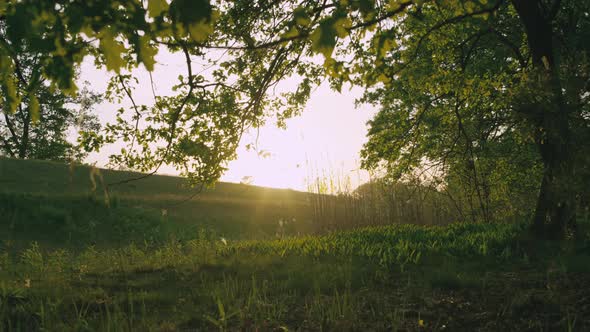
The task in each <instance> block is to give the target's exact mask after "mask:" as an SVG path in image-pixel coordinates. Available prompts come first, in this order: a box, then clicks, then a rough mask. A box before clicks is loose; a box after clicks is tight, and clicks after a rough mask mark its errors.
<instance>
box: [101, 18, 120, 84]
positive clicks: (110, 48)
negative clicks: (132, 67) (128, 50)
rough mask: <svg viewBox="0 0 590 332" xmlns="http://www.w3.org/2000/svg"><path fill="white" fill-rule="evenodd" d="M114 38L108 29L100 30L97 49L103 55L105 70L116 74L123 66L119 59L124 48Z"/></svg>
mask: <svg viewBox="0 0 590 332" xmlns="http://www.w3.org/2000/svg"><path fill="white" fill-rule="evenodd" d="M115 38H116V36H115V35H114V34H113V32H112V31H111V30H110V29H104V30H102V31H101V36H100V45H99V47H100V50H101V51H102V53H103V54H104V57H105V61H106V66H107V70H112V71H114V72H116V73H117V74H118V73H119V71H120V69H121V67H123V66H124V65H125V62H124V61H123V59H122V58H121V54H122V53H123V52H125V47H124V46H123V45H122V44H121V43H119V42H118V41H117V40H116V39H115Z"/></svg>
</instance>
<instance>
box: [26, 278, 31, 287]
mask: <svg viewBox="0 0 590 332" xmlns="http://www.w3.org/2000/svg"><path fill="white" fill-rule="evenodd" d="M25 288H31V279H28V278H27V279H25Z"/></svg>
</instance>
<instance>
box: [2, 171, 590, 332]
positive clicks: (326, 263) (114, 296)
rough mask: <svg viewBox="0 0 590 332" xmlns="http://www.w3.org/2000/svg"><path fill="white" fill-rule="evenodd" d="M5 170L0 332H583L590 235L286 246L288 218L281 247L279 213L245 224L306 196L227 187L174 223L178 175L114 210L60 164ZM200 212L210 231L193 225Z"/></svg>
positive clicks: (295, 241)
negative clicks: (18, 180)
mask: <svg viewBox="0 0 590 332" xmlns="http://www.w3.org/2000/svg"><path fill="white" fill-rule="evenodd" d="M0 165H1V166H0V167H1V168H0V170H1V171H2V172H0V179H4V180H3V181H8V180H7V179H9V178H10V176H9V175H7V173H4V172H5V171H6V170H7V169H10V170H11V172H12V171H14V172H21V173H19V174H20V175H19V176H21V177H22V178H23V185H22V187H19V186H17V185H15V184H12V185H9V186H6V187H3V191H2V192H1V193H0V203H1V204H0V216H1V217H2V220H1V221H2V228H1V233H0V234H1V235H2V242H1V243H0V331H36V330H38V331H214V330H219V331H237V330H240V331H475V330H480V331H498V330H507V331H585V330H589V329H590V287H589V286H590V236H589V235H588V227H587V226H588V225H582V227H581V228H582V229H583V233H584V234H582V236H581V237H580V238H578V239H577V240H576V241H572V242H568V243H539V242H535V241H532V240H531V239H529V238H528V237H527V236H526V235H524V234H525V233H524V232H523V230H524V229H525V227H526V225H524V224H470V223H456V224H452V225H449V226H445V227H437V226H418V225H388V226H379V227H361V228H357V229H353V230H347V231H338V232H330V233H325V234H321V235H302V236H292V235H293V234H294V233H296V232H297V231H298V229H297V228H296V227H302V226H293V224H295V225H296V223H297V221H296V222H295V223H291V224H290V225H287V226H283V230H282V231H283V234H281V236H280V237H278V238H277V236H276V235H275V234H274V233H275V232H277V225H276V219H275V220H274V221H273V220H272V219H273V218H274V217H273V218H271V215H272V213H274V212H268V213H267V214H262V213H260V214H258V215H256V214H255V213H253V214H251V215H248V213H249V212H248V211H250V212H251V211H253V210H254V211H255V210H256V208H260V207H261V206H268V207H269V209H271V210H272V209H275V208H277V205H276V204H278V206H279V207H280V205H281V204H282V205H283V206H293V207H295V206H297V204H300V203H301V204H303V203H302V202H303V198H302V199H301V200H299V198H297V197H299V196H297V195H300V194H301V193H296V192H291V191H280V190H279V191H276V192H274V191H269V192H267V193H272V194H273V195H275V194H276V195H277V197H282V196H280V195H286V196H285V197H288V195H292V196H289V197H291V198H289V199H290V201H289V202H287V201H288V199H287V198H284V199H285V201H284V202H282V203H281V202H279V203H277V202H276V201H273V200H272V199H271V198H267V200H268V201H267V200H265V199H262V198H260V197H263V196H264V195H265V194H262V192H265V191H267V190H270V189H262V188H256V187H253V188H252V189H251V190H252V192H251V194H252V195H251V196H248V195H245V194H242V193H235V195H234V193H232V190H229V189H227V188H234V189H236V190H238V189H240V188H243V187H242V186H239V185H227V187H224V185H220V186H218V187H217V189H216V190H213V191H209V192H207V193H205V194H204V195H203V196H202V198H203V199H202V200H200V201H198V203H190V204H187V206H186V207H185V209H186V210H184V212H182V213H180V212H179V214H178V215H176V216H170V215H163V214H162V213H161V207H160V206H159V205H158V204H163V203H162V201H160V200H159V199H157V198H154V197H153V196H158V195H161V196H158V197H167V198H170V197H172V196H174V195H178V194H175V193H174V189H172V188H173V187H174V186H175V185H173V184H172V183H174V182H175V181H178V180H177V179H175V178H171V177H161V178H154V179H152V180H151V181H156V182H157V181H161V182H157V183H156V182H154V183H151V184H150V183H146V184H139V183H138V184H137V187H136V188H135V189H134V190H131V189H129V188H127V189H126V190H128V191H125V190H123V189H121V191H119V192H117V196H111V197H110V201H109V202H108V204H107V202H105V201H104V197H102V196H100V195H97V194H95V193H92V192H89V191H88V190H87V188H86V187H83V186H82V185H80V184H77V185H76V186H79V188H78V189H76V190H77V191H75V190H74V191H68V190H64V189H63V188H62V189H60V188H58V185H57V184H56V183H58V182H59V181H62V180H63V177H62V178H61V179H62V180H60V177H61V176H62V175H60V174H61V173H60V172H61V171H59V170H60V169H61V170H62V171H63V170H64V168H63V167H62V168H59V167H61V166H59V165H53V164H44V163H41V162H17V161H14V160H8V161H6V160H2V161H0ZM7 165H8V166H7ZM19 165H20V166H19ZM52 165H53V166H52ZM45 166H47V168H45ZM52 167H55V169H52ZM43 169H46V172H45V173H43V174H41V173H40V172H43ZM83 171H84V169H82V170H79V172H82V173H81V174H82V175H80V181H81V179H82V178H83V177H84V176H85V175H84V174H83ZM86 171H88V170H87V169H86ZM104 173H105V174H104V177H105V179H107V178H108V176H113V177H116V176H119V175H120V174H119V173H112V175H110V173H109V175H108V176H107V172H104ZM26 174H29V175H30V174H39V176H29V177H26V176H25V175H26ZM86 176H87V174H86ZM29 178H35V181H37V182H36V183H37V185H33V184H31V183H28V182H27V181H31V182H33V181H32V180H30V179H29ZM27 179H29V180H27ZM39 181H41V182H47V183H49V185H46V186H45V185H43V186H42V185H39V184H38V182H39ZM158 185H161V186H162V189H161V191H159V189H158ZM140 186H145V187H141V188H140ZM167 186H168V187H167ZM85 188H86V189H85ZM167 188H169V189H167ZM140 189H141V190H140ZM225 189H227V191H225V192H224V191H223V190H225ZM60 190H61V191H60ZM167 190H169V192H167ZM179 190H180V189H179ZM217 190H219V191H217ZM240 190H241V189H240ZM259 194H260V196H257V195H259ZM207 195H209V196H207ZM114 197H116V198H114ZM271 197H272V195H271ZM302 197H305V196H302ZM277 199H279V201H280V198H277ZM162 200H165V199H164V198H163V199H162ZM171 200H172V201H173V200H174V199H171ZM215 202H218V203H219V204H220V205H215V204H217V203H215ZM265 204H266V205H265ZM138 205H139V207H138ZM195 205H196V206H198V208H197V207H195ZM302 206H305V205H304V204H303V205H302ZM270 207H272V208H270ZM192 209H195V210H192ZM203 209H205V210H206V211H201V210H203ZM197 210H199V211H200V213H203V214H208V215H209V218H211V220H213V219H215V222H209V223H207V222H205V218H200V217H195V218H192V219H191V218H190V216H191V214H195V215H196V213H197V212H196V211H197ZM191 211H192V212H191ZM298 212H299V213H303V212H302V211H298ZM242 213H243V214H244V215H246V216H247V217H245V218H244V219H242V218H241V217H242V215H241V214H242ZM257 216H258V217H257ZM260 216H263V217H260ZM264 216H266V217H264ZM230 217H231V218H230ZM259 217H260V218H261V219H257V218H259ZM183 218H186V219H183ZM247 218H252V219H251V221H248V219H247ZM264 218H268V219H264ZM282 218H285V219H287V217H282ZM243 225H247V226H243ZM264 225H268V229H265V228H264V227H265V226H264ZM288 227H293V228H289V229H288V230H285V229H284V228H288ZM256 228H260V232H256V231H255V229H256ZM303 229H304V228H300V229H299V231H300V230H303ZM230 231H233V232H234V233H231V232H230ZM222 237H223V239H222Z"/></svg>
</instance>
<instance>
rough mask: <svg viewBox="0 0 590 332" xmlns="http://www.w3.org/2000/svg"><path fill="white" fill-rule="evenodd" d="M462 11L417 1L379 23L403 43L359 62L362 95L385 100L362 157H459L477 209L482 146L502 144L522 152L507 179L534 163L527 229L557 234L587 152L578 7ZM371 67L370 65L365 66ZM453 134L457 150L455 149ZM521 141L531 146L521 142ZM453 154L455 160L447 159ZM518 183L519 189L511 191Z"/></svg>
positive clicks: (395, 161)
mask: <svg viewBox="0 0 590 332" xmlns="http://www.w3.org/2000/svg"><path fill="white" fill-rule="evenodd" d="M464 7H465V8H467V12H466V13H463V12H462V11H459V15H457V8H453V6H452V5H449V4H436V3H434V4H425V5H424V6H423V7H422V8H421V9H420V11H419V12H415V13H410V14H409V15H407V16H406V17H404V18H403V19H400V21H399V22H398V24H397V25H396V26H395V27H394V28H391V29H383V30H382V31H383V32H381V33H382V34H383V33H392V34H394V35H398V36H406V39H403V40H404V41H403V42H401V43H400V45H399V46H397V47H394V48H393V49H391V47H390V49H388V51H389V52H388V53H387V54H386V55H385V56H379V55H377V56H375V54H370V55H369V56H368V57H366V59H367V60H365V66H364V70H365V72H366V73H367V74H366V75H365V77H367V76H368V79H371V78H372V77H377V78H379V77H378V75H384V76H382V77H381V78H382V80H384V82H383V83H384V84H383V87H380V88H378V89H376V90H375V91H373V92H372V93H369V94H367V96H366V98H367V99H368V100H371V101H380V102H383V101H384V102H386V103H387V104H386V105H385V106H384V108H383V110H382V111H381V112H380V114H379V115H378V117H377V118H376V119H375V120H374V121H373V123H372V124H373V126H372V130H371V135H372V136H371V140H370V141H369V143H368V145H367V146H366V147H365V157H366V159H365V161H366V164H367V165H372V166H376V165H377V164H378V163H379V162H381V161H385V162H386V164H388V165H389V166H390V167H392V168H393V169H394V170H395V171H404V170H406V171H407V170H408V167H410V168H411V167H415V166H417V164H420V163H421V162H423V161H424V160H425V159H422V158H426V160H427V161H430V162H432V161H433V160H434V161H438V162H443V163H444V162H446V163H447V164H449V163H451V166H452V167H454V168H455V169H457V166H461V163H459V164H456V162H457V161H459V162H461V161H466V163H464V164H466V167H465V168H466V169H467V170H470V171H472V176H471V180H473V181H475V182H476V183H475V186H474V187H475V190H476V192H477V196H478V198H479V201H480V205H481V208H482V209H481V210H483V211H484V214H485V210H486V205H488V203H487V202H485V200H486V197H489V196H488V194H489V190H486V187H487V185H486V181H485V180H486V174H485V173H486V172H485V171H484V170H483V168H484V167H482V163H489V159H488V161H487V162H486V160H485V159H484V158H486V155H489V153H490V152H491V151H489V148H490V143H492V144H493V145H495V146H497V145H498V144H502V145H506V143H507V142H510V141H512V143H511V144H509V145H508V149H504V152H503V153H502V154H501V156H502V157H503V158H506V157H509V156H510V155H512V156H515V157H521V158H520V159H522V156H523V153H525V154H524V155H529V156H530V158H529V160H528V162H527V163H525V164H524V165H522V166H521V167H520V169H515V170H512V171H511V172H509V173H508V174H507V175H509V174H511V173H512V172H516V173H517V174H518V173H521V176H520V178H523V179H524V178H527V177H526V176H523V175H530V172H529V170H530V169H535V168H536V165H538V164H539V163H538V162H536V160H539V161H540V164H541V165H542V176H541V178H542V181H541V185H540V188H539V191H538V192H539V194H538V199H537V203H536V209H535V213H534V222H533V228H534V230H535V232H537V233H539V234H547V235H558V236H559V234H563V233H562V232H563V230H564V229H565V227H566V226H567V225H568V224H569V225H575V211H576V201H577V199H578V198H577V197H576V196H579V195H580V194H581V192H582V190H581V189H582V186H583V185H584V183H585V181H586V180H587V179H588V178H587V175H582V174H581V172H580V170H582V169H585V168H586V167H587V161H582V160H580V159H579V157H577V156H580V155H584V153H585V151H586V152H587V151H588V146H587V143H586V142H585V141H584V140H583V139H582V137H583V136H584V135H587V134H582V133H583V132H586V133H587V132H588V126H589V121H588V120H589V118H588V78H589V75H588V74H589V72H588V61H587V59H588V45H587V43H584V42H582V40H583V39H584V38H587V37H588V31H589V30H590V20H589V17H588V15H589V14H588V13H589V5H588V3H587V2H583V1H555V2H552V3H546V2H543V1H512V2H507V1H497V2H496V3H495V4H491V6H490V5H484V6H477V5H473V4H471V5H470V7H471V9H469V8H468V6H464ZM377 36H379V33H378V34H377ZM377 42H381V40H380V39H377ZM374 63H379V64H380V65H379V66H378V67H377V68H375V69H371V68H369V64H374ZM400 68H401V69H403V70H400ZM384 73H385V74H384ZM365 79H366V78H365ZM404 129H405V130H407V134H406V133H404ZM461 141H463V144H464V147H463V149H462V150H463V151H460V150H459V149H457V144H458V143H460V142H461ZM434 142H436V143H434ZM531 143H533V144H535V145H536V147H537V152H536V153H535V152H534V151H530V149H528V148H526V146H530V144H531ZM463 144H460V145H463ZM523 148H524V149H525V151H526V150H529V152H524V151H523ZM458 150H459V151H458ZM515 152H516V153H515ZM457 153H459V155H462V157H460V158H459V159H455V160H454V161H453V160H452V157H453V155H455V156H456V154H457ZM531 153H533V154H531ZM535 154H537V155H538V157H536V156H535ZM449 157H450V158H449ZM496 158H497V157H496ZM576 158H578V159H576ZM449 159H451V160H449ZM453 162H455V164H454V165H453V164H452V163H453ZM498 162H501V159H495V160H494V162H493V163H492V165H497V164H498ZM447 166H448V165H447ZM488 169H490V168H489V167H488ZM491 169H492V170H494V169H497V167H496V166H494V167H492V168H491ZM575 169H577V170H578V171H577V172H576V171H574V170H575ZM512 175H514V174H512ZM495 179H496V180H495V183H494V184H495V185H498V184H501V182H502V181H501V178H500V179H499V178H498V177H495ZM478 180H479V181H480V183H477V182H478ZM530 180H531V179H530V177H529V181H530ZM487 182H488V183H489V181H487ZM523 185H524V186H528V187H530V183H521V184H520V185H519V186H517V188H518V187H520V188H522V187H523ZM479 187H481V189H480V188H479ZM517 188H515V189H517ZM484 219H487V218H484Z"/></svg>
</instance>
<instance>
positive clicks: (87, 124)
mask: <svg viewBox="0 0 590 332" xmlns="http://www.w3.org/2000/svg"><path fill="white" fill-rule="evenodd" d="M6 33H7V29H6V27H5V22H2V23H1V24H0V35H6ZM32 49H34V48H32V47H31V46H30V45H29V44H26V45H25V44H23V45H21V46H20V49H19V51H18V52H17V53H13V54H11V55H10V57H9V58H10V59H11V60H12V61H13V62H14V73H12V74H11V75H14V77H16V80H15V82H14V89H15V93H16V95H17V96H19V98H18V101H16V102H15V105H8V104H6V103H5V104H4V107H2V118H0V154H2V155H5V156H9V157H13V158H21V159H23V158H27V159H50V160H62V161H63V160H76V161H81V160H82V159H83V158H84V156H85V153H84V151H83V150H82V149H81V147H79V146H76V145H75V144H74V143H72V142H70V141H69V139H70V137H69V136H71V135H72V134H73V133H72V131H76V132H77V131H90V132H97V131H98V130H99V129H100V123H99V121H98V117H97V116H96V114H93V108H94V105H95V104H97V103H100V101H101V96H100V95H99V94H96V93H94V92H92V91H91V90H90V89H89V88H88V87H87V86H85V87H84V88H83V89H82V91H80V92H77V93H73V94H70V95H68V94H65V93H63V92H62V91H61V90H59V89H54V88H52V87H51V86H50V84H49V81H48V80H47V79H46V78H44V77H41V76H40V70H41V68H42V66H43V63H42V61H41V60H40V58H42V55H41V54H39V53H35V51H33V50H32ZM5 82H6V81H5ZM3 93H4V92H2V93H0V96H2V98H3V99H5V98H4V96H5V95H4V94H3Z"/></svg>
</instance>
